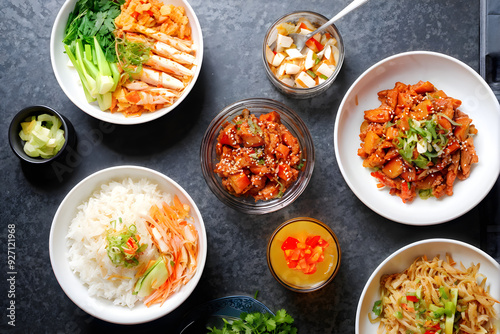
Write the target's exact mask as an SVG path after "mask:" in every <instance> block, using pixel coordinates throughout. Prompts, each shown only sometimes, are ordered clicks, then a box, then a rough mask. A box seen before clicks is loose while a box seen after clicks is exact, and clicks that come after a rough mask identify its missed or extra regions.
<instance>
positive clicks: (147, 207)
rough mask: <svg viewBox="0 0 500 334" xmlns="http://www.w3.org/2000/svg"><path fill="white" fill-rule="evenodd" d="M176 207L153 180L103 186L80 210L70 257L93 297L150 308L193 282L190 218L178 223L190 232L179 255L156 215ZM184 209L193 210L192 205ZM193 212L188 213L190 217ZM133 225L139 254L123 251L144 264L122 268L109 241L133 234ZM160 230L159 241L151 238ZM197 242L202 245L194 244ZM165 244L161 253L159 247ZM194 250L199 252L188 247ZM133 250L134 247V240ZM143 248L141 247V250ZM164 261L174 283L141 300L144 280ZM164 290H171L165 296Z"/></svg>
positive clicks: (174, 200) (70, 237) (72, 227)
mask: <svg viewBox="0 0 500 334" xmlns="http://www.w3.org/2000/svg"><path fill="white" fill-rule="evenodd" d="M163 203H166V204H163ZM176 203H177V204H179V203H180V201H178V199H177V198H176V197H175V198H174V197H172V195H170V194H168V193H165V192H162V191H160V190H159V189H158V187H157V185H156V184H153V183H151V182H150V181H148V180H147V179H144V178H143V179H140V180H132V179H130V178H125V179H123V180H121V181H119V182H118V181H111V182H108V183H105V184H103V185H101V187H100V188H99V189H98V190H97V191H95V192H94V193H93V194H92V196H91V197H90V198H89V199H88V200H87V201H85V202H84V203H83V204H81V205H80V206H79V207H78V209H77V214H76V216H75V217H74V218H73V220H72V221H71V224H70V226H69V229H68V234H67V236H66V238H67V242H68V254H67V255H68V261H69V267H70V269H71V270H72V271H73V273H74V274H76V275H77V276H78V277H79V279H80V280H81V281H82V282H83V283H84V284H85V285H86V286H88V292H89V295H90V296H92V297H101V298H105V299H108V300H110V301H112V302H113V304H114V305H121V306H128V307H130V308H132V307H134V305H135V304H136V303H137V301H139V300H143V301H144V303H145V304H146V305H148V304H149V305H150V304H153V303H160V302H161V303H163V302H164V301H165V300H166V299H167V298H168V297H169V296H170V295H171V294H172V293H174V292H175V291H177V290H178V289H179V288H180V287H181V286H182V285H184V284H186V283H187V281H189V279H190V278H191V277H192V276H193V275H194V273H195V271H196V257H197V253H198V249H197V245H198V235H197V232H196V229H195V228H194V226H193V225H192V224H191V223H190V222H189V221H190V219H189V217H186V219H184V217H181V218H180V219H178V220H177V222H176V224H177V223H179V224H180V225H179V226H180V228H181V229H183V231H184V230H186V231H187V232H186V234H184V232H182V233H181V234H184V237H185V238H186V240H185V243H182V246H180V247H181V248H179V249H178V250H179V253H178V254H179V255H178V254H177V253H176V251H177V250H176V249H174V248H175V247H176V246H175V245H176V244H180V243H176V242H174V241H175V240H174V241H172V240H170V239H172V238H170V237H169V238H168V239H169V240H165V239H167V238H166V236H167V235H169V236H170V235H171V234H169V232H168V231H161V233H159V232H158V230H161V229H160V224H159V223H158V222H157V220H158V218H157V217H156V216H155V212H157V211H154V210H152V207H153V208H157V209H158V208H160V209H159V210H160V211H161V210H163V209H162V205H163V208H166V209H167V210H168V208H169V207H170V205H172V208H173V209H175V207H174V206H175V204H176ZM183 208H184V209H188V210H189V207H187V206H186V205H184V206H183ZM188 210H186V211H185V213H186V214H187V212H188ZM180 211H182V207H181V208H180ZM152 212H153V213H152ZM152 215H153V217H152ZM131 226H135V228H134V229H133V230H134V231H135V235H136V236H137V238H136V240H137V241H138V242H137V245H136V246H135V249H133V247H131V246H130V244H129V243H126V246H125V248H123V249H122V251H124V252H125V253H124V254H126V252H127V251H130V249H129V248H132V249H133V250H134V251H136V252H137V253H134V255H135V257H136V258H137V262H138V263H137V265H130V264H127V263H124V264H123V265H117V264H116V263H113V262H112V260H111V256H110V255H109V254H110V252H109V251H110V249H111V248H110V247H112V246H111V244H110V241H109V236H110V235H115V234H117V233H118V234H120V233H121V231H127V230H128V229H131ZM154 229H157V233H156V234H155V235H156V236H155V235H153V234H152V233H151V231H152V230H154ZM162 235H163V236H164V237H163V238H162ZM125 239H126V240H124V244H125V242H126V241H127V239H128V242H130V238H129V236H127V237H126V238H125ZM173 239H175V238H173ZM194 239H196V240H195V241H193V240H194ZM162 242H163V243H162ZM159 244H161V245H160V246H161V248H159V247H158V245H159ZM143 245H145V246H143ZM190 245H191V246H193V247H192V248H188V247H190ZM132 246H134V245H133V241H132ZM138 246H141V247H139V249H137V247H138ZM165 247H166V248H165ZM184 247H186V250H184ZM115 248H116V247H115ZM140 250H142V251H140ZM160 259H161V260H162V261H163V262H164V263H165V268H166V269H167V271H168V279H167V280H166V281H165V282H164V283H162V282H156V283H157V286H156V288H155V289H156V290H155V289H153V290H155V291H154V292H153V293H151V295H144V294H142V296H141V291H139V293H137V289H136V287H137V284H139V283H138V282H142V281H141V279H143V278H144V277H145V276H147V275H148V272H149V271H151V268H152V266H154V264H155V263H157V262H159V261H160ZM174 280H176V281H175V282H174ZM153 283H154V280H153ZM160 283H162V284H160ZM144 284H146V283H144ZM153 285H154V284H153ZM158 285H161V287H158ZM162 289H163V290H166V291H162V292H161V293H160V292H159V291H160V290H162ZM148 292H149V291H148ZM155 293H156V295H154V294H155ZM160 294H161V296H160ZM153 295H154V296H153ZM149 305H148V306H149Z"/></svg>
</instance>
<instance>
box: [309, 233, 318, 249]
mask: <svg viewBox="0 0 500 334" xmlns="http://www.w3.org/2000/svg"><path fill="white" fill-rule="evenodd" d="M319 238H320V236H319V235H317V236H314V237H308V238H307V240H306V244H307V245H309V246H311V247H312V248H314V247H316V245H318V241H319Z"/></svg>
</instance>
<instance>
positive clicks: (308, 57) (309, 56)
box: [304, 49, 315, 70]
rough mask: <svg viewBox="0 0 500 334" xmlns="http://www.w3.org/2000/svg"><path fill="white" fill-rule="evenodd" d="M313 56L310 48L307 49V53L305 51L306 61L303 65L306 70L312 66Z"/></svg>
mask: <svg viewBox="0 0 500 334" xmlns="http://www.w3.org/2000/svg"><path fill="white" fill-rule="evenodd" d="M313 56H314V51H313V50H311V49H308V50H307V53H306V61H305V63H304V67H305V69H306V70H308V69H310V68H311V67H313V66H314V63H315V59H314V57H313Z"/></svg>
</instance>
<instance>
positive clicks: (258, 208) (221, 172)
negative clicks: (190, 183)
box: [200, 98, 314, 214]
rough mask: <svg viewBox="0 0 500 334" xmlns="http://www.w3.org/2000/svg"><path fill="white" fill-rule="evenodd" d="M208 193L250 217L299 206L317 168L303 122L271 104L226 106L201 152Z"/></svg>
mask: <svg viewBox="0 0 500 334" xmlns="http://www.w3.org/2000/svg"><path fill="white" fill-rule="evenodd" d="M200 158H201V167H202V171H203V176H204V177H205V181H206V182H207V184H208V186H209V188H210V190H211V191H212V192H213V193H214V194H215V195H216V196H217V198H219V200H221V201H222V202H223V203H225V204H226V205H228V206H229V207H231V208H233V209H236V210H238V211H241V212H244V213H248V214H265V213H270V212H274V211H277V210H280V209H282V208H284V207H286V206H287V205H289V204H290V203H292V202H293V201H295V200H296V199H297V198H298V197H299V196H300V194H301V193H302V192H303V191H304V189H305V188H306V187H307V184H308V183H309V180H310V178H311V175H312V172H313V169H314V145H313V141H312V138H311V134H310V133H309V130H308V129H307V126H306V125H305V123H304V122H303V121H302V120H301V119H300V117H299V116H298V115H297V114H296V113H295V112H294V111H293V110H292V109H290V108H289V107H287V106H286V105H284V104H282V103H280V102H278V101H274V100H271V99H263V98H252V99H246V100H241V101H238V102H235V103H233V104H231V105H229V106H227V107H225V108H224V109H223V110H222V111H221V112H220V113H219V114H218V115H217V116H216V117H215V118H214V119H213V120H212V122H211V123H210V125H209V127H208V129H207V131H206V132H205V135H204V137H203V140H202V143H201V149H200Z"/></svg>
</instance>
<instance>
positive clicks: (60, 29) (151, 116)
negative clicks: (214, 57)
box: [50, 0, 203, 125]
mask: <svg viewBox="0 0 500 334" xmlns="http://www.w3.org/2000/svg"><path fill="white" fill-rule="evenodd" d="M76 2H77V0H67V1H66V2H65V3H64V4H63V6H62V7H61V10H60V11H59V13H58V14H57V17H56V20H55V22H54V26H53V27H52V33H51V36H50V60H51V63H52V69H53V70H54V74H55V76H56V79H57V82H58V83H59V85H60V86H61V88H62V90H63V91H64V93H65V94H66V96H67V97H68V98H69V99H70V100H71V101H72V102H73V103H74V104H75V105H76V106H77V107H78V108H80V109H81V110H83V111H84V112H86V113H87V114H89V115H90V116H92V117H95V118H97V119H100V120H102V121H105V122H109V123H114V124H124V125H131V124H140V123H146V122H149V121H152V120H155V119H157V118H159V117H161V116H163V115H165V114H167V113H169V112H170V111H172V110H173V109H175V108H176V107H177V106H178V105H179V104H180V103H181V102H182V101H183V100H184V99H185V98H186V96H187V95H188V94H189V92H190V91H191V89H192V88H193V86H194V85H195V83H196V80H197V79H198V76H199V75H200V71H201V64H202V61H203V36H202V32H201V26H200V22H199V21H198V18H197V17H196V14H195V12H194V10H193V8H192V7H191V5H190V4H189V3H188V2H187V1H186V0H164V2H165V3H169V4H173V5H175V6H182V7H184V8H185V9H186V15H187V17H188V18H189V22H190V24H191V36H192V38H193V43H194V45H195V47H196V70H195V74H194V76H193V79H192V80H191V82H190V83H189V85H188V86H187V87H186V88H185V89H184V91H183V92H182V95H181V96H180V97H179V98H178V99H177V100H176V101H175V102H174V104H172V105H171V106H169V107H166V108H163V109H159V110H157V111H155V112H152V113H143V114H142V115H141V116H139V117H125V116H123V114H122V113H118V112H116V113H113V114H112V113H111V112H109V111H102V110H101V109H100V108H99V105H98V104H97V102H93V103H88V102H87V100H86V98H85V94H84V93H83V88H82V85H81V83H80V79H79V77H78V73H77V72H76V70H75V69H74V68H72V67H69V66H68V62H69V58H68V56H67V55H66V53H64V44H63V42H62V40H63V36H64V28H65V26H66V22H67V20H68V16H69V14H70V13H71V12H72V11H73V9H74V7H75V4H76Z"/></svg>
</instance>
